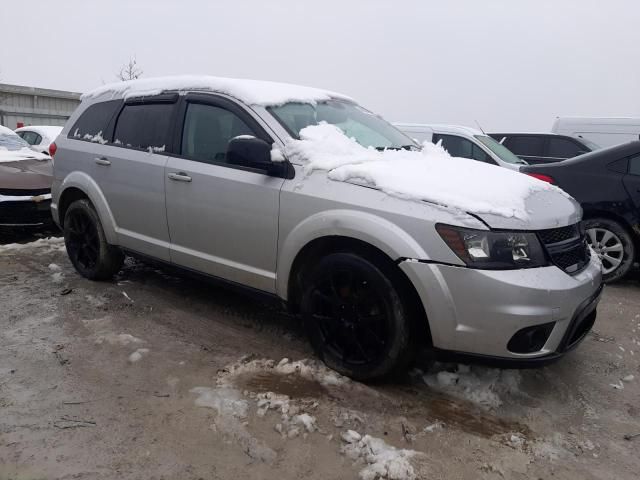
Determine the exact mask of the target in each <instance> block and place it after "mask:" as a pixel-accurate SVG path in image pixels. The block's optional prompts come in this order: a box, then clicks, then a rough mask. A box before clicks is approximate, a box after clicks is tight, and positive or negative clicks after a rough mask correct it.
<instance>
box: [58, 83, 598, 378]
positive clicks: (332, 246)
mask: <svg viewBox="0 0 640 480" xmlns="http://www.w3.org/2000/svg"><path fill="white" fill-rule="evenodd" d="M56 144H57V145H56V147H57V148H54V149H53V150H54V151H56V154H55V161H54V181H53V188H52V195H53V201H52V207H51V209H52V212H53V217H54V219H55V221H56V222H57V223H58V224H59V225H60V227H61V228H62V229H63V231H64V237H65V242H66V248H67V252H68V255H69V258H70V259H71V262H72V263H73V265H74V266H75V268H76V269H77V271H78V272H79V273H80V274H81V275H83V276H85V277H86V278H89V279H93V280H104V279H108V278H110V277H111V276H112V275H114V274H115V273H116V272H118V270H119V269H120V268H121V266H122V262H123V258H124V255H125V254H126V255H133V256H141V257H143V258H151V259H154V260H156V261H160V262H165V263H166V264H170V265H173V266H176V267H179V268H182V269H185V270H188V271H192V272H197V273H200V274H204V275H206V276H210V277H214V278H217V279H222V280H224V281H227V282H231V283H234V284H236V285H241V286H244V287H247V288H250V289H253V290H258V291H260V292H263V293H265V294H268V295H271V296H273V297H274V298H276V299H280V300H282V301H284V302H286V304H287V305H288V307H289V308H290V309H291V310H292V311H293V312H295V313H296V314H298V315H299V317H300V318H301V319H302V321H303V322H304V324H305V328H306V330H307V331H308V334H309V337H310V340H311V343H312V345H313V347H314V349H315V351H316V352H317V354H318V356H319V357H320V358H322V359H323V360H324V361H325V362H326V363H327V365H329V366H330V367H332V368H334V369H335V370H337V371H339V372H341V373H343V374H345V375H348V376H351V377H353V378H356V379H360V380H370V379H374V378H380V377H385V376H389V375H390V374H392V373H393V372H397V371H398V370H399V369H402V368H406V366H407V365H408V364H409V362H411V360H412V358H413V356H414V355H415V352H416V351H417V349H418V348H420V347H428V348H430V349H431V350H432V351H433V352H435V353H436V354H437V355H441V356H443V357H445V356H455V357H457V358H460V357H462V358H466V359H476V360H483V361H500V362H506V363H511V364H513V365H530V364H542V363H545V362H548V361H551V360H554V359H556V358H558V357H560V356H561V355H562V354H563V353H565V352H567V351H568V350H570V349H571V348H572V347H574V346H576V345H577V344H578V343H579V342H580V340H582V339H583V338H584V336H585V335H586V333H587V332H588V331H589V329H590V328H591V326H592V325H593V323H594V321H595V317H596V305H597V303H598V300H599V296H600V292H601V273H600V271H601V264H600V262H599V260H598V258H597V256H596V255H591V252H590V249H589V247H588V246H587V244H586V242H585V234H584V230H583V228H582V226H581V223H580V220H581V210H580V207H579V205H578V204H577V203H576V202H575V201H574V200H573V199H572V198H571V197H569V196H568V195H567V194H566V193H564V192H563V191H562V190H560V189H558V188H557V187H554V186H552V185H549V184H547V183H545V182H542V181H539V180H537V179H535V178H531V177H529V176H526V175H522V174H520V173H518V172H514V171H511V170H507V169H499V168H495V167H492V166H489V165H485V164H483V163H481V162H475V161H473V160H468V159H461V158H454V157H450V156H449V155H448V154H447V153H446V152H445V151H444V150H443V149H442V148H441V147H439V146H436V145H433V144H430V143H425V144H424V145H422V146H420V145H418V144H416V143H414V142H413V141H412V140H411V139H410V138H408V137H407V136H405V135H404V134H403V133H401V132H400V131H398V130H397V129H396V128H395V127H393V126H392V125H390V124H389V123H387V122H385V121H384V120H382V119H381V118H380V117H379V116H377V115H374V114H372V113H371V112H369V111H368V110H366V109H364V108H362V107H361V106H359V105H358V104H357V103H356V102H355V101H354V100H352V99H350V98H349V97H346V96H344V95H340V94H337V93H333V92H329V91H324V90H317V89H312V88H307V87H300V86H294V85H287V84H277V83H270V82H259V81H251V80H233V79H223V78H214V77H197V76H182V77H169V78H160V79H144V80H135V81H131V82H122V83H119V84H114V85H106V86H103V87H101V88H99V89H97V90H95V91H93V92H90V93H88V94H86V95H85V96H84V97H83V99H82V103H81V105H80V107H79V108H78V109H77V111H76V112H75V113H74V114H73V115H72V117H71V118H70V119H69V121H68V123H67V125H66V126H65V128H64V130H63V131H62V133H61V135H60V136H59V137H58V139H57V140H56Z"/></svg>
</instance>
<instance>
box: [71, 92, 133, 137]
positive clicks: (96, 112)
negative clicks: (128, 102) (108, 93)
mask: <svg viewBox="0 0 640 480" xmlns="http://www.w3.org/2000/svg"><path fill="white" fill-rule="evenodd" d="M121 104H122V102H121V101H120V100H110V101H108V102H101V103H96V104H94V105H91V106H90V107H89V108H87V109H86V110H85V111H84V113H83V114H82V115H80V118H78V120H77V121H76V123H75V124H74V125H73V127H71V130H69V138H77V139H85V140H89V139H92V138H94V137H95V136H96V135H100V136H101V135H103V134H104V133H105V132H106V131H107V126H108V125H109V122H110V121H111V119H112V118H113V116H114V115H115V113H116V111H117V110H118V108H119V107H120V105H121Z"/></svg>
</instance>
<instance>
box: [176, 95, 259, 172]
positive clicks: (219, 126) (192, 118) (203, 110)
mask: <svg viewBox="0 0 640 480" xmlns="http://www.w3.org/2000/svg"><path fill="white" fill-rule="evenodd" d="M239 135H252V136H256V135H255V133H254V132H253V131H252V130H251V128H250V127H249V126H248V125H247V124H246V123H245V122H244V121H243V120H242V119H241V118H240V117H238V116H237V115H236V114H235V113H233V112H230V111H229V110H226V109H224V108H221V107H216V106H214V105H202V104H199V103H191V104H189V106H188V107H187V113H186V116H185V119H184V127H183V129H182V146H181V154H182V155H184V156H185V157H189V158H191V159H193V160H197V161H199V162H204V163H225V162H226V157H227V144H228V143H229V140H231V139H232V138H234V137H237V136H239Z"/></svg>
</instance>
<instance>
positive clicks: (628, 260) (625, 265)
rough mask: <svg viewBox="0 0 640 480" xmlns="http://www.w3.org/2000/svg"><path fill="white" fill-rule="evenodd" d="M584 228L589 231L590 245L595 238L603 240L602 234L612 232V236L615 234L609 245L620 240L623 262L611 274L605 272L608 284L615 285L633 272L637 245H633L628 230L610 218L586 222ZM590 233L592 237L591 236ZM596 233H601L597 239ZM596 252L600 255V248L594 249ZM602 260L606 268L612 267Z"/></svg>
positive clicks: (604, 277) (605, 279)
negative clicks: (630, 271)
mask: <svg viewBox="0 0 640 480" xmlns="http://www.w3.org/2000/svg"><path fill="white" fill-rule="evenodd" d="M584 227H585V230H586V231H587V240H588V241H589V244H592V243H593V238H596V239H602V238H603V237H602V234H603V233H604V232H610V233H611V234H613V236H612V237H611V238H612V240H610V243H609V244H611V245H613V244H615V243H616V242H618V240H619V243H620V244H621V246H622V252H621V262H620V264H619V265H618V266H617V267H616V268H615V269H613V270H611V271H610V272H606V271H604V270H603V279H604V281H605V282H606V283H614V282H617V281H618V280H621V279H622V278H623V277H624V276H625V275H626V274H627V273H628V272H629V270H631V267H633V262H634V261H635V245H634V243H633V238H632V237H631V235H630V234H629V232H628V231H627V229H626V228H624V227H623V226H622V225H620V224H619V223H618V222H616V221H614V220H609V219H608V218H593V219H589V220H585V222H584ZM590 231H591V235H590V234H589V233H590ZM594 232H599V234H598V236H597V237H593V235H594ZM592 246H593V245H592ZM603 247H604V245H603ZM605 248H606V247H605ZM594 250H596V252H597V253H600V249H599V248H596V247H594ZM602 253H606V252H602ZM612 254H613V252H612ZM601 260H602V263H603V267H604V268H607V266H611V265H612V264H611V263H610V262H609V260H607V259H606V258H605V259H602V258H601Z"/></svg>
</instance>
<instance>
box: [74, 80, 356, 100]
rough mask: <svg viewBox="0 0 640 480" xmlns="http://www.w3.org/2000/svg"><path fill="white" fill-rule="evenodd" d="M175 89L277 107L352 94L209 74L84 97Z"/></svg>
mask: <svg viewBox="0 0 640 480" xmlns="http://www.w3.org/2000/svg"><path fill="white" fill-rule="evenodd" d="M172 90H203V91H209V92H216V93H222V94H226V95H230V96H232V97H235V98H237V99H238V100H240V101H242V102H244V103H246V104H249V105H263V106H276V105H282V104H284V103H287V102H301V103H311V104H315V103H316V102H321V101H325V100H329V99H331V98H342V99H349V97H346V96H344V95H341V94H339V93H335V92H331V91H329V90H321V89H317V88H311V87H303V86H300V85H292V84H288V83H277V82H266V81H260V80H247V79H235V78H221V77H211V76H206V75H179V76H173V77H157V78H144V79H139V80H130V81H127V82H118V83H111V84H108V85H104V86H102V87H99V88H97V89H95V90H93V91H91V92H88V93H85V94H84V95H83V96H82V99H83V100H84V99H90V98H96V97H100V96H102V95H106V96H109V97H116V96H123V97H124V98H132V97H143V96H147V95H158V94H160V93H162V92H166V91H172Z"/></svg>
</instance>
